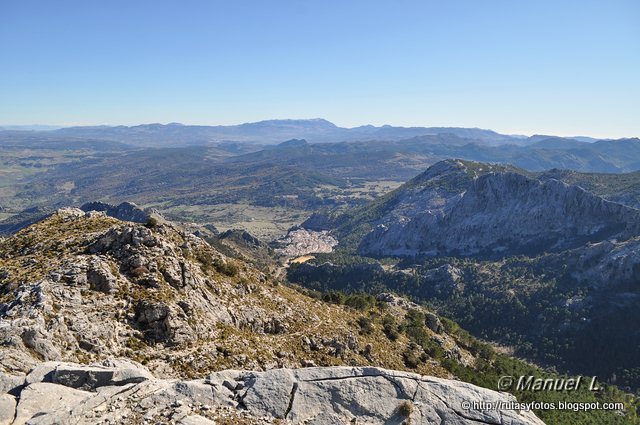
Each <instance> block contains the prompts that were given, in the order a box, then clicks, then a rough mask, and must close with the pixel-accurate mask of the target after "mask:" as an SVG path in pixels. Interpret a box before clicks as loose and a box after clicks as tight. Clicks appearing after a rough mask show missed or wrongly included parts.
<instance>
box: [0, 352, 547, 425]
mask: <svg viewBox="0 0 640 425" xmlns="http://www.w3.org/2000/svg"><path fill="white" fill-rule="evenodd" d="M39 369H41V370H37V371H34V372H32V373H31V374H30V375H29V376H30V377H31V379H30V380H29V379H28V380H27V382H26V385H25V386H24V387H23V388H22V389H21V391H20V393H19V398H18V402H17V406H16V398H14V397H13V396H11V395H8V394H4V395H2V396H0V419H2V418H5V417H6V418H8V417H11V420H13V416H14V414H15V416H16V421H15V422H13V423H14V424H23V423H29V424H34V425H35V424H41V425H43V424H60V423H76V424H92V423H105V422H111V423H137V422H142V421H146V422H159V421H160V422H164V421H167V420H170V421H171V422H174V423H183V424H208V423H216V421H227V422H229V423H234V422H240V419H242V423H247V424H270V423H290V424H349V423H367V424H388V423H398V424H399V423H404V421H407V422H410V423H447V424H449V423H451V424H467V423H468V424H475V423H490V424H496V425H500V424H515V423H517V424H524V425H527V424H536V425H538V424H542V421H540V420H539V419H538V418H537V417H536V416H535V415H534V414H533V413H530V412H525V411H517V410H508V411H501V412H498V411H494V410H485V411H482V410H473V409H469V408H465V407H466V403H473V402H474V401H475V402H480V401H482V402H486V403H498V402H505V403H506V402H513V401H515V398H514V397H513V396H511V395H508V394H503V393H498V392H495V391H491V390H487V389H484V388H480V387H476V386H473V385H471V384H466V383H462V382H458V381H451V380H447V379H440V378H434V377H430V376H421V375H418V374H414V373H406V372H397V371H390V370H386V369H380V368H372V367H369V368H367V367H325V368H322V367H314V368H307V369H274V370H270V371H267V372H251V371H237V370H225V371H221V372H216V373H213V374H211V375H209V376H208V377H207V378H206V379H200V380H186V381H184V380H178V381H175V380H160V379H155V378H153V376H151V375H150V374H149V373H148V371H145V370H141V369H133V370H132V369H125V370H124V371H123V370H121V369H120V368H119V367H104V366H80V365H74V364H57V365H54V364H45V365H43V366H39ZM43 370H50V372H49V373H46V374H42V373H41V372H42V371H43ZM132 376H133V378H135V379H128V380H127V379H122V378H127V377H132ZM36 378H39V379H36ZM98 406H100V408H99V409H97V407H98ZM463 406H465V407H463ZM6 423H11V422H6Z"/></svg>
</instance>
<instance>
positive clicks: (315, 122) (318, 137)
mask: <svg viewBox="0 0 640 425" xmlns="http://www.w3.org/2000/svg"><path fill="white" fill-rule="evenodd" d="M2 130H9V131H11V132H17V133H20V132H22V131H27V130H28V132H29V133H33V130H43V131H38V133H40V134H41V135H42V136H48V137H61V136H63V137H72V138H82V139H98V140H110V141H119V142H123V143H129V144H132V145H136V146H184V145H199V144H207V143H216V142H221V141H239V142H256V143H263V144H274V143H280V142H283V141H285V140H289V139H294V138H298V139H306V140H307V141H309V142H311V143H326V142H345V141H366V140H402V139H409V138H412V137H418V136H427V135H438V134H450V135H454V136H457V137H460V138H463V139H473V140H477V141H482V142H483V143H484V144H487V145H490V146H495V145H504V144H516V145H521V144H528V143H531V142H535V141H537V140H539V139H546V138H548V137H547V136H532V137H530V138H528V137H525V136H509V135H504V134H499V133H496V132H495V131H492V130H483V129H479V128H461V127H395V126H390V125H383V126H381V127H376V126H373V125H364V126H360V127H354V128H344V127H338V126H336V125H335V124H333V123H331V122H329V121H327V120H325V119H320V118H318V119H306V120H267V121H260V122H254V123H245V124H239V125H229V126H222V125H218V126H206V125H183V124H179V123H170V124H166V125H164V124H142V125H136V126H130V127H129V126H106V125H101V126H83V127H65V128H54V127H51V126H25V127H21V126H9V127H4V128H2V127H0V131H2ZM14 135H16V136H19V135H17V134H14ZM571 140H578V141H594V140H595V139H590V138H584V137H581V138H575V139H571Z"/></svg>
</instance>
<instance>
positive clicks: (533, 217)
mask: <svg viewBox="0 0 640 425" xmlns="http://www.w3.org/2000/svg"><path fill="white" fill-rule="evenodd" d="M456 175H459V179H458V180H460V181H463V182H466V183H464V184H461V185H459V187H457V189H456V190H449V189H447V188H448V187H449V186H451V185H452V184H453V183H452V181H455V179H454V178H453V177H454V176H456ZM421 178H422V180H421V181H420V182H419V183H414V184H413V186H411V185H409V187H407V188H406V189H405V192H406V193H404V194H402V193H400V194H399V195H397V196H398V197H399V200H398V201H397V204H398V205H397V206H396V207H395V208H393V209H392V210H391V211H390V212H389V213H388V214H387V215H386V216H385V217H383V219H382V220H381V221H380V223H379V225H378V226H377V227H376V228H375V229H374V230H373V231H372V232H371V233H369V234H368V235H367V236H366V237H365V238H364V239H363V240H362V242H361V244H360V246H359V248H358V250H359V252H360V253H361V254H365V255H383V256H384V255H401V256H402V255H409V256H412V255H432V256H440V255H461V256H491V257H495V256H498V257H499V256H504V255H514V254H536V253H541V252H545V251H560V250H565V249H571V248H575V247H578V246H581V245H584V244H585V243H587V242H600V241H603V240H606V239H608V238H612V237H615V238H618V239H619V240H625V239H628V238H630V237H633V236H634V235H637V234H639V233H640V210H636V209H634V208H630V207H627V206H624V205H621V204H617V203H614V202H609V201H606V200H604V199H602V198H600V197H598V196H596V195H594V194H591V193H589V192H586V191H585V190H583V189H582V188H580V187H577V186H569V185H566V184H565V183H562V182H560V181H557V180H552V179H550V180H546V181H540V180H537V179H530V178H528V177H525V176H523V175H521V174H517V173H512V172H499V173H488V174H484V175H481V176H480V177H476V178H473V179H469V171H468V170H467V169H466V166H464V165H463V164H462V163H455V162H451V161H446V162H443V163H439V164H436V165H434V166H433V167H432V168H430V169H429V171H428V172H427V173H425V175H424V176H422V177H421ZM465 179H466V180H465ZM418 187H419V188H421V190H417V188H418Z"/></svg>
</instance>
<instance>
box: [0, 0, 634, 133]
mask: <svg viewBox="0 0 640 425" xmlns="http://www.w3.org/2000/svg"><path fill="white" fill-rule="evenodd" d="M315 117H323V118H326V119H329V120H330V121H333V122H335V123H336V124H338V125H341V126H356V125H361V124H375V125H381V124H392V125H405V126H408V125H424V126H464V127H481V128H491V129H494V130H497V131H501V132H505V133H520V134H533V133H545V134H559V135H578V134H580V135H593V136H596V137H624V136H640V2H638V1H635V0H631V1H616V0H602V1H589V0H583V1H577V0H576V1H573V0H565V1H559V0H555V1H530V2H528V1H527V2H525V1H513V0H511V1H492V0H487V1H477V0H476V1H472V0H469V1H459V0H453V1H426V0H424V1H408V0H395V1H392V0H389V1H375V0H369V1H358V0H340V1H332V0H329V1H326V0H324V1H311V0H307V1H302V0H300V1H279V0H270V1H264V0H263V1H242V0H236V1H190V0H182V1H159V0H154V1H132V0H129V1H110V0H103V1H87V0H83V1H65V0H58V1H29V0H21V1H0V125H2V124H34V123H39V124H58V125H77V124H103V123H108V124H127V125H129V124H138V123H147V122H172V121H176V122H182V123H187V124H191V123H193V124H234V123H240V122H249V121H257V120H262V119H271V118H315Z"/></svg>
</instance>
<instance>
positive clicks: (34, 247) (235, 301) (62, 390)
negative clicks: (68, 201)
mask: <svg viewBox="0 0 640 425" xmlns="http://www.w3.org/2000/svg"><path fill="white" fill-rule="evenodd" d="M411 309H421V308H420V307H419V306H417V305H414V304H411V303H408V302H406V301H402V300H401V299H398V298H397V297H393V296H386V298H384V299H383V298H381V299H380V300H379V302H378V306H374V307H370V308H369V309H364V310H363V309H360V310H358V309H355V308H349V307H347V306H344V305H334V304H328V303H326V302H323V301H320V300H318V299H314V298H310V297H308V296H307V295H304V294H303V293H301V292H300V291H298V290H296V289H294V288H291V287H288V286H286V285H283V284H281V283H280V282H278V281H276V280H274V278H273V277H272V276H270V275H268V274H265V273H263V272H261V271H260V270H258V269H256V268H254V267H253V266H251V265H250V264H248V263H245V262H243V261H240V260H237V259H233V258H230V257H227V256H225V255H224V254H222V253H221V252H220V251H218V250H217V249H214V248H213V247H212V246H211V245H209V244H207V243H206V242H205V241H204V240H202V239H200V238H198V237H197V236H194V235H192V234H188V233H186V232H185V231H183V230H180V228H178V227H176V226H174V225H173V224H171V223H157V224H155V225H153V226H149V227H147V226H145V225H141V224H136V223H131V222H123V221H120V220H116V219H114V218H112V217H109V216H107V215H106V214H105V213H104V212H95V211H89V212H84V211H82V210H79V209H73V208H67V209H61V210H58V211H57V212H56V213H54V214H52V215H51V216H50V217H48V218H46V219H45V220H43V221H41V222H38V223H36V224H34V225H32V226H30V227H28V228H26V229H23V230H21V231H20V232H18V233H17V234H15V235H13V236H11V237H9V238H7V239H5V240H3V241H1V242H0V341H2V344H1V346H0V364H1V365H2V369H1V370H0V371H1V372H2V374H1V375H0V378H1V379H0V383H1V384H2V388H0V389H1V390H2V391H1V392H5V393H6V394H3V395H2V396H1V397H0V412H1V413H2V420H0V423H24V422H25V421H27V422H28V423H34V424H35V423H71V422H73V423H97V422H100V421H106V422H108V421H111V423H113V422H116V423H125V422H126V423H144V421H145V416H146V419H147V420H149V421H160V422H163V421H169V420H172V421H174V422H178V421H182V422H183V423H198V422H193V421H201V422H202V421H203V420H204V419H201V418H198V417H195V416H194V415H196V414H197V415H200V416H203V417H210V418H218V419H220V418H222V419H223V420H220V421H219V423H225V422H224V421H225V420H226V421H227V422H226V423H270V422H271V421H273V420H275V419H276V418H284V417H286V419H288V420H290V421H292V422H293V423H303V422H304V423H328V422H327V421H333V422H332V423H341V422H340V421H344V420H351V419H352V418H354V417H358V418H363V420H365V422H366V421H369V422H370V423H382V422H385V421H389V420H391V421H394V420H395V419H393V418H398V413H397V409H398V407H399V405H400V404H401V403H402V402H403V401H406V400H407V399H411V403H413V404H412V406H411V407H406V409H409V410H410V411H408V413H406V415H408V416H411V417H413V418H416V420H418V418H420V417H421V416H420V415H423V417H429V418H434V419H435V418H436V417H443V418H451V420H452V421H453V420H454V419H455V420H458V421H459V422H460V423H463V422H465V421H467V422H471V423H473V422H472V421H471V419H469V420H467V419H465V417H464V415H465V413H464V412H463V411H461V410H460V409H459V407H457V406H456V405H455V403H457V402H458V401H460V400H462V399H463V398H465V397H467V396H469V397H471V399H472V400H473V399H484V398H487V399H505V400H506V399H508V397H509V396H506V395H500V394H497V393H494V392H491V391H488V390H483V389H480V388H477V387H473V386H470V385H467V384H462V383H456V382H452V381H447V380H439V379H438V378H436V377H442V378H452V377H453V376H452V375H451V374H450V373H449V372H448V371H447V370H446V369H445V368H444V367H443V366H442V365H441V364H440V363H439V361H438V360H436V359H435V358H433V359H430V360H429V356H428V354H427V353H426V352H425V351H424V350H423V348H421V347H418V346H416V345H415V344H413V343H412V342H411V341H410V340H409V339H408V337H407V336H405V335H403V334H396V336H395V337H394V339H393V340H392V339H390V338H389V337H388V336H387V335H386V334H385V330H384V329H383V326H382V323H381V321H380V316H381V314H387V315H389V316H391V317H397V318H402V317H404V316H405V315H407V313H408V312H409V310H411ZM427 313H428V314H427ZM425 314H426V316H425V317H426V319H423V320H424V324H423V325H424V326H425V328H424V332H426V334H425V335H426V337H427V338H431V340H432V341H434V343H437V344H438V346H439V347H441V348H440V349H441V350H442V353H444V356H445V357H446V358H447V359H449V360H451V361H454V362H457V363H459V364H461V365H473V364H474V363H475V362H476V357H474V355H473V354H471V353H470V352H469V351H468V349H467V348H466V346H465V345H460V344H458V342H457V340H456V339H455V338H454V337H452V336H451V335H448V334H447V333H446V332H445V331H444V328H443V327H442V325H441V324H439V320H438V318H437V316H435V315H434V314H432V313H429V312H426V311H425ZM407 350H411V352H412V354H415V355H417V356H422V357H423V358H424V359H425V361H424V362H420V363H419V364H417V365H414V366H410V367H409V366H407V364H406V362H405V358H404V357H403V353H404V352H406V351H407ZM46 362H54V363H55V365H54V366H51V365H52V363H46ZM59 362H72V363H83V364H89V363H93V364H96V366H94V367H92V368H88V369H87V367H85V366H79V365H77V364H60V363H59ZM141 364H144V365H145V367H143V366H141ZM316 365H317V366H323V367H322V368H319V369H316V368H313V369H310V370H309V371H308V372H306V371H295V370H289V369H280V368H297V367H301V366H303V367H309V366H316ZM344 365H350V366H354V367H355V366H359V367H355V368H345V369H334V368H332V367H331V366H344ZM105 368H106V369H105ZM274 368H279V369H278V371H270V370H271V369H274ZM378 368H387V369H395V370H409V369H410V370H412V371H414V372H417V373H419V374H420V375H416V374H410V373H403V372H391V371H388V370H383V369H378ZM224 370H227V371H226V372H220V371H224ZM233 370H253V372H237V371H233ZM260 371H268V372H260ZM212 373H213V375H211V376H210V378H209V380H208V381H207V380H200V381H190V380H189V379H192V378H194V377H204V376H208V375H210V374H212ZM421 375H428V376H430V377H428V378H427V377H424V376H421ZM25 376H26V378H25ZM155 377H157V378H158V379H156V378H155ZM176 378H179V379H181V380H176ZM185 379H186V380H185ZM225 381H227V382H226V383H225ZM212 382H213V383H212ZM294 384H297V385H294ZM67 387H71V388H67ZM225 388H226V389H225ZM292 388H296V390H295V391H297V392H298V395H296V396H295V397H293V396H291V395H290V394H291V391H292ZM402 388H406V390H401V389H402ZM267 390H268V391H267ZM282 394H285V395H286V397H284V398H283V396H282ZM408 394H411V396H410V397H409V396H408ZM389 396H391V398H389ZM328 397H329V398H331V400H333V402H330V400H329V398H328ZM352 397H357V398H356V399H353V398H352ZM438 397H439V398H438ZM383 399H384V402H383V401H382V400H383ZM340 400H342V401H340ZM456 400H458V401H456ZM335 401H337V403H335ZM16 402H17V405H18V407H17V410H16V409H15V408H14V407H12V406H15V404H16ZM358 403H360V404H358ZM451 403H453V404H451ZM205 406H208V407H205ZM16 412H17V415H16ZM471 414H472V415H473V414H474V413H473V412H471ZM478 414H480V413H478ZM122 415H125V416H122ZM323 415H324V416H323ZM460 415H463V416H460ZM14 416H15V418H14ZM174 416H175V417H174ZM263 417H264V418H265V419H261V418H263ZM225 418H226V419H225ZM487 418H488V417H485V416H482V415H481V417H479V418H478V419H479V420H480V421H481V420H485V419H486V420H491V421H493V420H495V421H496V422H495V423H508V421H509V420H512V419H513V421H516V420H520V419H522V421H523V423H528V422H526V421H531V423H536V422H535V420H536V419H535V417H533V416H527V415H516V416H513V418H511V417H509V416H508V414H507V413H506V412H502V416H495V417H491V418H489V419H487ZM314 420H315V422H313V421H314ZM2 421H4V422H2ZM243 421H244V422H243ZM397 422H398V423H400V419H398V421H397ZM204 423H206V422H204ZM452 423H455V422H452Z"/></svg>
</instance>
